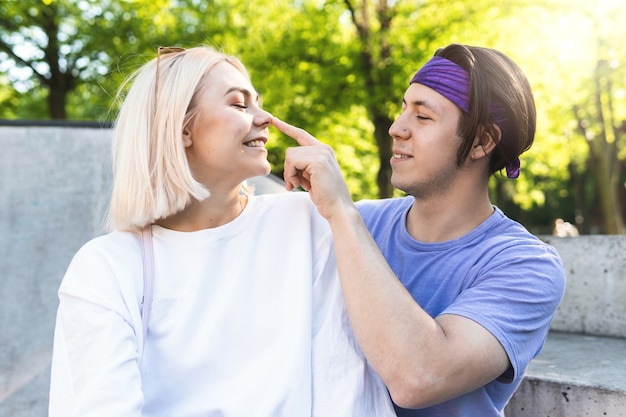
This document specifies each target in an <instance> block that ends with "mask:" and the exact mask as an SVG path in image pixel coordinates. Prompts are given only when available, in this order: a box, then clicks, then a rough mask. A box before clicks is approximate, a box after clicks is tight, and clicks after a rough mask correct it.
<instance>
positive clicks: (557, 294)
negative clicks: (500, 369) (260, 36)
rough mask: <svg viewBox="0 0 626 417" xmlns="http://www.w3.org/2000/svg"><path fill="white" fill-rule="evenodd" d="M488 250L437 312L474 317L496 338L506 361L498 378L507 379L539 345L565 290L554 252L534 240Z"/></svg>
mask: <svg viewBox="0 0 626 417" xmlns="http://www.w3.org/2000/svg"><path fill="white" fill-rule="evenodd" d="M494 253H495V256H492V257H491V259H489V260H487V259H483V261H484V263H482V264H481V265H480V266H479V271H478V273H477V274H476V278H475V279H474V280H473V281H472V282H470V283H469V285H468V286H467V287H466V288H465V289H464V290H463V291H462V292H461V294H460V295H459V296H458V298H457V299H456V300H455V302H454V303H453V304H451V305H450V306H449V307H448V308H446V309H445V310H444V311H443V313H442V314H456V315H460V316H464V317H467V318H469V319H471V320H474V321H476V322H477V323H479V324H480V325H482V326H483V327H485V328H486V329H487V330H489V332H491V333H492V334H493V335H494V336H495V337H496V338H497V339H498V341H499V342H500V343H501V344H502V346H503V347H504V349H505V351H506V353H507V355H508V356H509V360H510V362H511V365H512V367H511V368H510V369H509V371H507V372H506V373H505V374H504V375H502V376H501V377H500V378H499V380H500V382H505V383H510V382H512V381H513V379H514V378H516V377H519V376H521V375H523V374H524V372H525V370H526V367H527V366H528V364H529V362H530V361H531V360H532V359H533V358H534V357H536V356H537V355H538V354H539V352H540V351H541V349H542V347H543V344H544V341H545V338H546V336H547V333H548V331H549V329H550V323H551V321H552V318H553V316H554V313H555V312H556V309H557V307H558V305H559V303H560V301H561V299H562V297H563V293H564V291H565V271H564V267H563V264H562V262H561V259H560V258H559V256H558V254H557V253H556V251H555V250H554V249H553V248H551V247H550V246H548V245H544V244H542V243H540V242H537V243H530V242H526V243H516V242H510V243H509V244H508V245H507V246H506V247H504V248H502V249H501V250H500V251H497V252H494Z"/></svg>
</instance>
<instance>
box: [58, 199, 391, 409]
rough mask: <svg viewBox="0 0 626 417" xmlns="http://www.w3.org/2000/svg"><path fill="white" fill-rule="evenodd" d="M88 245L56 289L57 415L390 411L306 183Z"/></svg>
mask: <svg viewBox="0 0 626 417" xmlns="http://www.w3.org/2000/svg"><path fill="white" fill-rule="evenodd" d="M152 233H153V245H154V258H155V278H154V298H153V301H152V308H151V313H150V314H151V315H150V323H149V326H148V336H147V338H146V342H145V350H144V351H143V352H142V350H143V348H142V346H143V345H144V343H143V342H144V341H143V335H142V322H141V313H140V308H141V300H142V296H143V278H142V276H143V275H142V274H143V267H142V256H141V243H140V236H139V235H138V234H134V233H126V232H113V233H110V234H108V235H105V236H101V237H98V238H96V239H93V240H92V241H90V242H88V243H87V244H86V245H85V246H83V247H82V248H81V249H80V250H79V251H78V253H77V254H76V256H75V257H74V259H73V260H72V262H71V264H70V266H69V268H68V270H67V273H66V275H65V277H64V279H63V282H62V284H61V288H60V290H59V298H60V305H59V310H58V316H57V325H56V330H55V339H54V354H53V361H52V383H51V389H50V417H72V416H81V417H87V416H103V417H117V416H119V417H122V416H123V417H133V416H161V417H165V416H168V417H169V416H171V417H192V416H194V417H195V416H198V417H199V416H202V417H208V416H225V417H226V416H241V417H244V416H245V417H252V416H267V417H278V416H284V417H302V416H329V417H330V416H332V417H343V416H345V417H347V416H359V417H367V416H372V417H373V416H392V415H395V414H394V412H393V407H392V406H391V402H390V400H389V395H388V393H387V390H386V389H385V387H384V385H383V383H382V382H381V380H380V379H379V378H378V376H377V375H376V374H375V373H374V371H373V370H372V369H371V368H370V367H369V366H368V364H367V362H366V361H365V359H364V358H363V356H362V353H361V351H360V349H359V347H358V345H357V343H356V341H355V339H354V336H353V334H352V330H351V328H350V325H349V321H348V318H347V314H346V311H345V306H344V303H343V298H342V294H341V287H340V284H339V280H338V277H337V271H336V266H335V261H334V255H333V250H332V236H331V234H330V230H329V227H328V225H327V223H326V221H325V220H324V219H323V218H321V216H319V214H318V213H317V211H316V210H315V208H314V206H313V205H312V203H311V201H310V199H309V196H308V194H306V193H289V194H282V195H264V196H256V197H255V196H251V197H250V199H249V202H248V205H247V206H246V208H245V210H244V211H243V212H242V214H241V215H240V216H239V217H237V218H236V219H235V220H233V221H232V222H230V223H228V224H226V225H224V226H220V227H217V228H214V229H207V230H201V231H197V232H190V233H185V232H177V231H172V230H168V229H165V228H162V227H159V226H152Z"/></svg>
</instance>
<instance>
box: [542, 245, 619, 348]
mask: <svg viewBox="0 0 626 417" xmlns="http://www.w3.org/2000/svg"><path fill="white" fill-rule="evenodd" d="M543 240H545V241H546V242H547V243H549V244H550V245H552V246H554V247H555V248H556V249H557V250H558V252H559V254H560V255H561V258H562V259H563V261H564V263H565V266H566V271H567V280H568V281H567V289H566V291H565V296H564V298H563V301H562V302H561V305H560V306H559V309H558V311H557V314H556V316H555V317H554V320H553V322H552V329H553V330H558V331H563V332H569V333H584V334H589V335H599V336H614V337H621V338H626V302H624V300H626V236H579V237H575V238H571V237H568V238H558V237H552V236H544V237H543Z"/></svg>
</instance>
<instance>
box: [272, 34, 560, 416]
mask: <svg viewBox="0 0 626 417" xmlns="http://www.w3.org/2000/svg"><path fill="white" fill-rule="evenodd" d="M273 124H274V126H276V127H277V128H278V129H279V130H281V131H282V132H284V133H286V134H288V135H289V136H292V137H293V138H295V139H296V140H297V141H298V142H299V143H300V145H303V146H300V147H298V148H292V149H289V150H288V152H287V159H286V163H285V180H286V182H287V186H288V188H290V189H291V188H294V187H298V186H303V187H304V188H305V189H307V190H308V191H309V192H310V194H311V196H312V198H313V200H314V202H315V204H316V205H317V207H318V209H319V211H320V213H321V214H322V215H323V216H324V217H325V218H327V219H328V221H329V223H330V225H331V228H332V232H333V236H334V242H335V250H336V257H337V262H338V266H339V271H340V278H341V284H342V288H343V293H344V297H345V299H346V303H347V307H348V313H349V316H350V319H351V323H352V325H353V327H354V330H355V333H356V335H357V339H358V340H359V342H360V344H361V347H362V348H363V351H364V352H365V356H366V357H367V358H368V360H369V361H370V363H371V365H372V366H373V367H374V369H375V370H376V371H377V372H378V373H379V375H380V376H381V377H382V379H383V380H384V381H385V383H386V384H387V387H388V389H389V392H390V394H391V397H392V399H393V401H394V403H395V404H396V411H397V413H398V416H447V417H452V416H473V417H476V416H480V417H488V416H503V409H504V407H505V405H506V403H507V401H508V400H509V399H510V397H511V396H512V394H513V393H514V391H515V390H516V388H517V387H518V386H519V384H520V382H521V381H522V378H523V376H524V372H525V370H526V367H527V365H528V363H529V362H530V360H531V359H533V358H534V357H535V356H536V355H537V354H538V353H539V351H540V350H541V348H542V346H543V343H544V341H545V338H546V335H547V332H548V330H549V326H550V322H551V320H552V317H553V315H554V313H555V311H556V308H557V306H558V304H559V302H560V300H561V298H562V296H563V292H564V287H565V272H564V268H563V265H562V262H561V260H560V258H559V256H558V254H557V253H556V251H555V250H554V249H552V248H551V247H549V246H548V245H546V244H544V243H543V242H541V241H540V240H539V239H537V238H536V237H534V236H533V235H531V234H530V233H529V232H528V231H527V230H526V229H525V228H524V227H522V226H521V225H520V224H518V223H516V222H514V221H513V220H511V219H509V218H507V217H506V216H505V215H504V214H503V213H502V211H501V210H500V209H498V208H497V207H495V206H493V205H492V203H491V202H490V200H489V195H488V182H489V178H490V176H491V175H492V174H494V173H496V172H499V171H501V170H506V173H507V176H508V177H510V178H516V177H517V176H518V174H519V169H520V163H519V159H518V157H519V155H520V154H521V153H522V152H524V151H525V150H527V149H528V148H529V147H530V146H531V144H532V142H533V138H534V134H535V105H534V100H533V97H532V92H531V89H530V86H529V84H528V81H527V80H526V77H525V76H524V75H523V73H522V71H521V70H520V69H519V68H518V66H517V65H516V64H515V63H514V62H512V61H511V60H510V59H509V58H508V57H506V56H505V55H504V54H502V53H500V52H498V51H495V50H491V49H486V48H478V47H470V46H463V45H450V46H448V47H446V48H444V49H441V50H439V51H437V53H436V54H435V56H434V57H433V58H432V59H431V60H430V61H429V62H428V63H427V64H426V65H424V67H422V68H421V69H420V70H419V71H418V72H417V73H416V74H415V76H414V77H413V79H412V80H411V83H410V85H409V87H408V89H407V90H406V93H405V95H404V99H403V103H402V112H401V114H400V115H399V116H398V118H397V119H396V121H395V122H394V123H393V125H392V126H391V128H390V129H389V134H390V135H391V137H392V139H393V158H392V160H391V165H392V168H393V175H392V178H391V181H392V184H393V185H394V186H395V187H396V188H399V189H400V190H402V191H404V192H405V193H406V194H408V196H407V197H404V198H394V199H386V200H379V201H363V202H360V203H358V204H357V205H356V206H355V205H354V204H353V202H352V201H351V199H350V195H349V193H348V190H347V188H346V186H345V183H344V181H343V178H342V176H341V172H340V169H339V167H338V165H337V163H336V160H335V158H334V154H333V152H332V149H331V148H330V147H328V146H326V145H323V144H321V143H320V142H318V141H317V140H316V139H315V138H313V137H312V136H310V135H309V134H308V133H306V132H304V131H303V130H301V129H298V128H294V127H292V126H290V125H288V124H286V123H284V122H281V121H280V120H277V119H274V121H273ZM372 237H373V238H372Z"/></svg>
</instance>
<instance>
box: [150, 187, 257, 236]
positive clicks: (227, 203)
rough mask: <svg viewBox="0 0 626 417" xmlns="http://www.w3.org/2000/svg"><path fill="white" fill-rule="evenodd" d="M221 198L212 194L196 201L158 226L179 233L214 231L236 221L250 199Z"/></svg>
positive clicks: (234, 196) (239, 195) (240, 197)
mask: <svg viewBox="0 0 626 417" xmlns="http://www.w3.org/2000/svg"><path fill="white" fill-rule="evenodd" d="M220 197H221V196H216V195H214V194H211V196H210V197H209V198H207V199H206V200H203V201H195V200H194V201H193V202H192V203H191V204H190V205H189V206H187V207H186V208H185V209H184V210H182V211H180V212H178V213H176V214H173V215H171V216H169V217H167V218H165V219H161V220H158V221H156V224H157V225H159V226H161V227H165V228H166V229H171V230H176V231H179V232H195V231H197V230H203V229H212V228H215V227H219V226H223V225H225V224H227V223H230V222H231V221H233V220H234V219H236V218H237V217H238V216H239V215H240V214H241V213H242V212H243V210H244V208H245V207H246V204H247V203H248V197H247V196H245V195H242V194H239V193H237V194H235V195H229V196H224V197H221V198H220Z"/></svg>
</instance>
